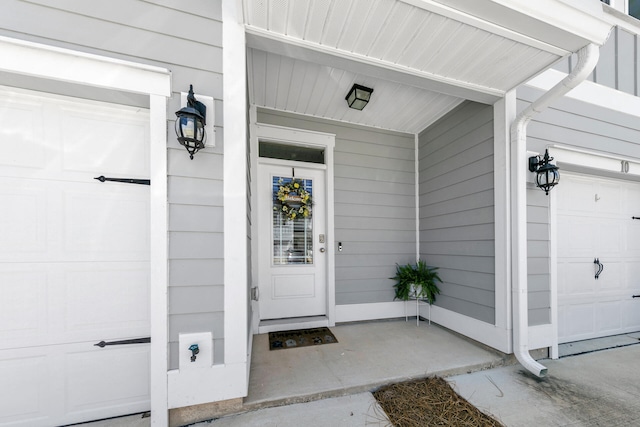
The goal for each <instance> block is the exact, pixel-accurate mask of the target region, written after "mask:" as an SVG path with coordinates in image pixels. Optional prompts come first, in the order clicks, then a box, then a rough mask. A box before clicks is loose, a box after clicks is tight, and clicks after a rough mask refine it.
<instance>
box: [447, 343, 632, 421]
mask: <svg viewBox="0 0 640 427" xmlns="http://www.w3.org/2000/svg"><path fill="white" fill-rule="evenodd" d="M541 362H542V363H543V364H544V365H545V366H547V368H548V369H549V375H548V376H547V377H546V378H544V379H542V380H541V379H538V378H536V377H534V376H532V375H530V374H529V373H528V372H525V371H524V369H523V368H522V367H521V366H520V365H514V366H507V367H501V368H496V369H491V370H488V371H484V372H475V373H472V374H468V375H458V376H455V377H451V378H448V380H449V381H450V383H451V384H452V385H453V386H454V389H455V390H456V391H457V392H458V393H459V394H460V395H461V396H463V397H465V398H466V399H467V400H468V401H469V402H471V403H473V404H474V405H475V406H476V407H478V408H480V409H481V410H482V411H484V412H486V413H490V414H492V415H494V416H495V417H496V418H497V419H499V420H500V421H502V422H503V423H504V424H505V425H507V426H509V427H518V426H640V345H633V346H629V347H623V348H616V349H611V350H603V351H598V352H594V353H589V354H582V355H579V356H571V357H566V358H562V359H559V360H543V361H541Z"/></svg>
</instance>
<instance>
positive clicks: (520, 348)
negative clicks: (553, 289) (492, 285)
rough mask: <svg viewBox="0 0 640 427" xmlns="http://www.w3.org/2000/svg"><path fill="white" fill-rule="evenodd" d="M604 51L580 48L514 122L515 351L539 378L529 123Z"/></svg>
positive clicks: (541, 369)
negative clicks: (531, 281) (532, 322)
mask: <svg viewBox="0 0 640 427" xmlns="http://www.w3.org/2000/svg"><path fill="white" fill-rule="evenodd" d="M599 56H600V50H599V48H598V46H597V45H595V44H593V43H592V44H589V45H587V46H585V47H583V48H582V49H580V50H579V51H578V63H577V64H576V66H575V68H574V69H573V71H571V73H570V74H569V75H568V76H567V77H565V78H564V79H563V80H562V81H561V82H560V83H558V84H557V85H555V86H554V87H552V88H551V89H550V90H549V91H548V92H546V93H545V94H544V95H542V96H541V97H540V98H538V99H537V100H535V101H534V102H533V103H532V104H531V105H529V106H528V107H527V108H526V109H525V110H524V111H522V112H521V113H520V114H519V115H518V116H517V117H516V119H515V120H514V121H513V123H512V125H511V151H512V155H513V159H514V161H515V165H514V166H513V170H514V179H515V180H514V183H513V186H512V202H511V203H512V205H511V215H512V239H513V240H512V249H511V250H512V260H513V262H514V263H513V271H512V285H511V287H512V289H511V292H512V298H513V299H512V303H513V314H512V316H513V351H514V353H515V355H516V359H518V362H520V364H521V365H522V366H523V367H525V368H526V369H527V370H529V371H530V372H532V373H533V374H534V375H536V376H538V377H544V376H545V375H546V374H547V368H546V367H544V366H543V365H541V364H540V363H538V362H536V361H535V360H534V359H533V358H532V357H531V355H530V354H529V329H528V328H529V320H528V314H529V309H528V301H527V298H528V287H527V191H526V189H527V183H526V178H527V171H528V169H527V162H526V158H527V125H528V124H529V122H530V121H531V119H532V117H533V115H534V114H536V113H540V112H542V111H543V110H544V109H546V108H547V107H548V106H549V105H550V104H551V103H552V102H553V101H555V100H556V99H557V98H560V97H561V96H563V95H565V94H566V93H567V92H569V91H570V90H571V89H573V88H575V87H576V86H578V85H579V84H580V83H582V82H583V81H584V80H586V78H587V77H589V75H590V74H591V72H592V71H593V70H594V68H595V66H596V64H597V63H598V58H599Z"/></svg>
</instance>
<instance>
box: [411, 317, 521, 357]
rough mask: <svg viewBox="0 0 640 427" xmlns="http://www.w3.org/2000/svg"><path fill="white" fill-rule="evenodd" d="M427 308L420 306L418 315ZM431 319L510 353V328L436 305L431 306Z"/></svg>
mask: <svg viewBox="0 0 640 427" xmlns="http://www.w3.org/2000/svg"><path fill="white" fill-rule="evenodd" d="M428 309H429V307H422V306H421V307H420V315H421V316H422V317H425V315H426V313H425V310H428ZM431 321H432V322H434V323H437V324H439V325H442V326H444V327H445V328H448V329H451V330H452V331H455V332H458V333H460V334H462V335H465V336H467V337H469V338H471V339H473V340H476V341H478V342H481V343H482V344H485V345H488V346H489V347H493V348H495V349H496V350H499V351H501V352H503V353H507V354H508V353H512V350H511V330H509V329H505V328H499V327H497V326H495V325H492V324H490V323H486V322H482V321H480V320H476V319H473V318H471V317H468V316H465V315H462V314H459V313H456V312H453V311H450V310H447V309H444V308H442V307H438V306H437V305H433V306H431Z"/></svg>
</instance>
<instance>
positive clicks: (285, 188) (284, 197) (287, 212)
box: [273, 178, 311, 220]
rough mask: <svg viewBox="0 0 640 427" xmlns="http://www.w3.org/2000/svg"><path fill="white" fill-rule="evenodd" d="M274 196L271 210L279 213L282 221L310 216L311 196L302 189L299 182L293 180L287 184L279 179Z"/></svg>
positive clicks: (302, 186)
mask: <svg viewBox="0 0 640 427" xmlns="http://www.w3.org/2000/svg"><path fill="white" fill-rule="evenodd" d="M274 196H275V200H274V206H273V210H274V211H278V212H280V215H281V216H282V217H283V218H284V219H286V220H294V219H296V218H301V217H302V218H308V217H309V216H311V194H310V193H309V192H308V191H307V190H305V189H304V185H303V183H302V182H301V181H300V180H297V179H295V178H293V179H292V180H291V181H289V182H284V180H283V179H282V178H280V179H279V180H278V191H276V192H275V194H274Z"/></svg>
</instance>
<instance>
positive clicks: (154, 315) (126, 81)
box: [0, 37, 171, 426]
mask: <svg viewBox="0 0 640 427" xmlns="http://www.w3.org/2000/svg"><path fill="white" fill-rule="evenodd" d="M0 72H8V73H13V74H17V75H22V76H30V77H37V78H41V79H46V80H55V81H65V82H68V83H71V84H74V85H82V86H93V87H101V88H104V89H107V90H114V91H125V92H133V93H138V94H144V95H147V96H149V115H150V116H149V132H150V133H149V134H150V150H149V157H150V173H149V176H150V179H151V182H152V183H153V185H151V188H150V223H149V224H150V246H151V249H150V280H151V285H152V286H151V291H150V295H149V298H150V304H151V305H150V306H151V361H150V390H151V413H152V414H153V415H152V416H151V424H152V425H153V426H166V425H168V406H167V401H168V388H167V362H168V348H167V338H168V327H167V283H168V271H167V268H168V267H167V266H168V246H167V245H168V241H167V230H168V218H167V131H166V129H167V98H168V97H169V96H171V73H170V72H169V71H168V70H166V69H163V68H159V67H152V66H148V65H142V64H136V63H133V62H128V61H121V60H117V59H113V58H108V57H103V56H98V55H92V54H86V53H82V52H76V51H73V50H69V49H62V48H57V47H52V46H47V45H43V44H38V43H32V42H26V41H22V40H15V39H11V38H7V37H0Z"/></svg>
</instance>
